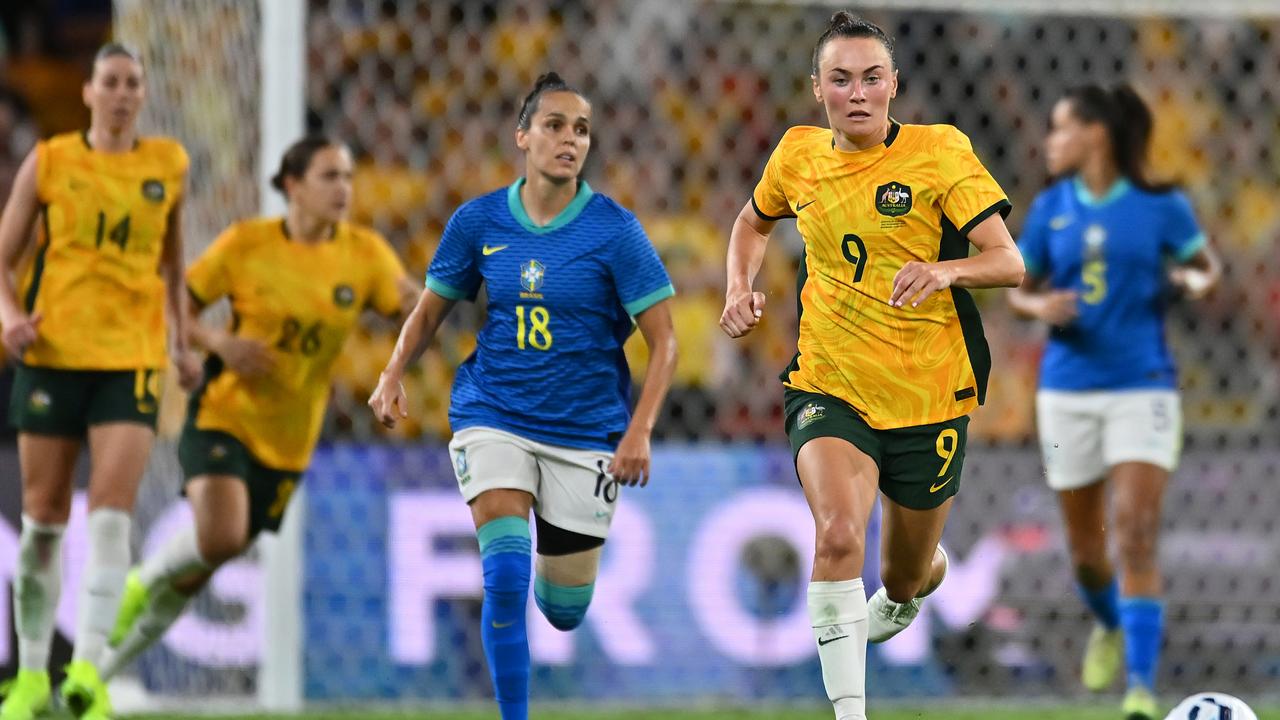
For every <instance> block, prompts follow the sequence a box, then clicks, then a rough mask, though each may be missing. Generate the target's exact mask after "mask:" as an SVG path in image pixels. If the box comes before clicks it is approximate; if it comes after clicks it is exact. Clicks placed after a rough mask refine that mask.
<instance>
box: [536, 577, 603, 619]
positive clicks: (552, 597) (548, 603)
mask: <svg viewBox="0 0 1280 720" xmlns="http://www.w3.org/2000/svg"><path fill="white" fill-rule="evenodd" d="M595 589H596V584H595V583H587V584H586V585H556V584H555V583H549V582H547V581H546V580H544V579H542V578H541V577H539V578H537V579H535V580H534V581H533V601H534V602H536V603H537V604H538V609H539V610H541V611H542V614H543V615H544V616H545V617H546V618H547V622H550V623H551V626H552V627H554V628H555V629H557V630H572V629H574V628H576V627H578V626H579V625H581V624H582V619H583V618H584V617H586V615H587V606H588V605H590V604H591V594H592V593H593V592H595Z"/></svg>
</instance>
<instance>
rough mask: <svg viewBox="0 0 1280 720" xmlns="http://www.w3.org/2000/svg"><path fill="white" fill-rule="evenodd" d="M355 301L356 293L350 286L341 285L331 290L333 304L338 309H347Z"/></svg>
mask: <svg viewBox="0 0 1280 720" xmlns="http://www.w3.org/2000/svg"><path fill="white" fill-rule="evenodd" d="M355 301H356V291H355V289H354V288H352V287H351V286H350V285H348V284H346V283H342V284H341V285H337V286H336V287H334V288H333V304H334V305H337V306H338V307H340V308H349V307H351V303H353V302H355Z"/></svg>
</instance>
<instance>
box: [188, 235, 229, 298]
mask: <svg viewBox="0 0 1280 720" xmlns="http://www.w3.org/2000/svg"><path fill="white" fill-rule="evenodd" d="M238 227H239V226H238V225H232V226H231V227H229V228H227V229H226V230H223V231H222V234H221V235H219V236H218V238H217V239H216V240H214V241H213V243H212V244H210V245H209V247H208V248H207V249H206V250H205V251H204V253H203V254H201V255H200V257H199V258H197V259H196V261H195V262H193V263H191V264H190V265H188V266H187V290H188V291H189V292H190V293H191V294H192V295H193V296H195V299H196V300H199V301H200V304H201V305H209V304H210V303H213V302H214V301H216V300H218V299H219V298H221V297H223V296H224V295H228V294H230V292H231V275H230V273H229V272H228V269H227V264H228V261H231V260H233V259H235V257H236V256H237V255H238V254H239V253H238V252H237V251H236V247H235V245H236V238H237V237H238V236H239V231H238Z"/></svg>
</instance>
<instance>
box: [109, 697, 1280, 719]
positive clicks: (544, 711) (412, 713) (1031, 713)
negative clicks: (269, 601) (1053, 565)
mask: <svg viewBox="0 0 1280 720" xmlns="http://www.w3.org/2000/svg"><path fill="white" fill-rule="evenodd" d="M1167 710H1168V708H1166V711H1167ZM132 717H135V718H139V719H140V720H141V719H142V718H146V720H193V719H194V718H199V717H205V718H207V717H209V716H199V715H135V716H132ZM219 717H220V720H270V719H271V718H279V717H281V716H272V715H238V716H219ZM300 717H301V718H302V719H303V720H356V719H357V718H359V719H360V720H418V718H421V719H422V720H428V719H429V720H494V719H495V718H496V717H497V712H496V711H495V710H465V711H461V710H460V711H448V710H445V711H441V710H429V711H428V710H421V711H419V710H409V709H406V710H404V711H385V710H384V711H378V712H368V711H359V710H350V711H343V712H308V713H306V714H305V715H302V716H300ZM530 717H531V720H741V719H742V718H751V719H754V720H831V718H832V714H831V711H830V710H828V709H825V708H815V709H813V710H784V709H763V710H757V711H747V710H687V711H685V710H676V709H661V710H584V709H578V710H566V709H558V708H555V707H537V706H535V707H534V709H533V712H532V713H531V714H530ZM870 717H871V718H874V720H919V719H920V718H928V719H929V720H1120V707H1119V705H1118V704H1116V705H1102V706H1098V705H1095V706H1088V707H1061V706H1059V707H1051V706H1040V705H1028V706H1026V707H1023V708H1018V707H1014V706H1010V705H1003V704H1002V705H1001V706H1000V707H997V708H985V709H984V708H981V707H979V706H978V705H976V704H972V703H971V701H966V706H965V707H962V708H948V707H947V706H946V705H944V704H938V705H930V706H926V707H920V708H908V707H890V708H887V709H876V708H875V707H874V706H873V708H872V711H871V713H870ZM1258 719H1259V720H1280V708H1266V709H1259V710H1258Z"/></svg>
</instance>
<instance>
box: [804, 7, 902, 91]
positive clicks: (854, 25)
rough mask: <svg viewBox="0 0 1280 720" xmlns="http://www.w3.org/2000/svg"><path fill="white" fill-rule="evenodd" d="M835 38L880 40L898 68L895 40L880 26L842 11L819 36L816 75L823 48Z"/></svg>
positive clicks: (816, 46) (815, 66)
mask: <svg viewBox="0 0 1280 720" xmlns="http://www.w3.org/2000/svg"><path fill="white" fill-rule="evenodd" d="M835 38H872V39H875V40H879V41H880V44H881V45H884V49H885V51H887V52H888V53H889V63H890V65H892V66H893V67H894V68H896V67H897V66H898V61H897V59H896V58H895V57H894V51H893V38H891V37H889V34H888V33H886V32H885V31H884V30H883V29H882V28H881V27H880V26H879V25H876V24H875V23H873V22H870V21H867V20H863V19H862V18H860V17H858V16H856V15H854V14H853V13H851V12H849V11H848V10H840V11H838V12H836V13H834V14H833V15H832V16H831V19H830V20H829V21H828V22H827V28H826V29H825V30H823V31H822V35H820V36H818V43H817V44H816V45H814V47H813V67H812V71H813V74H814V75H817V74H818V56H819V55H821V54H822V47H823V46H824V45H826V44H827V42H828V41H830V40H834V39H835Z"/></svg>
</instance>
